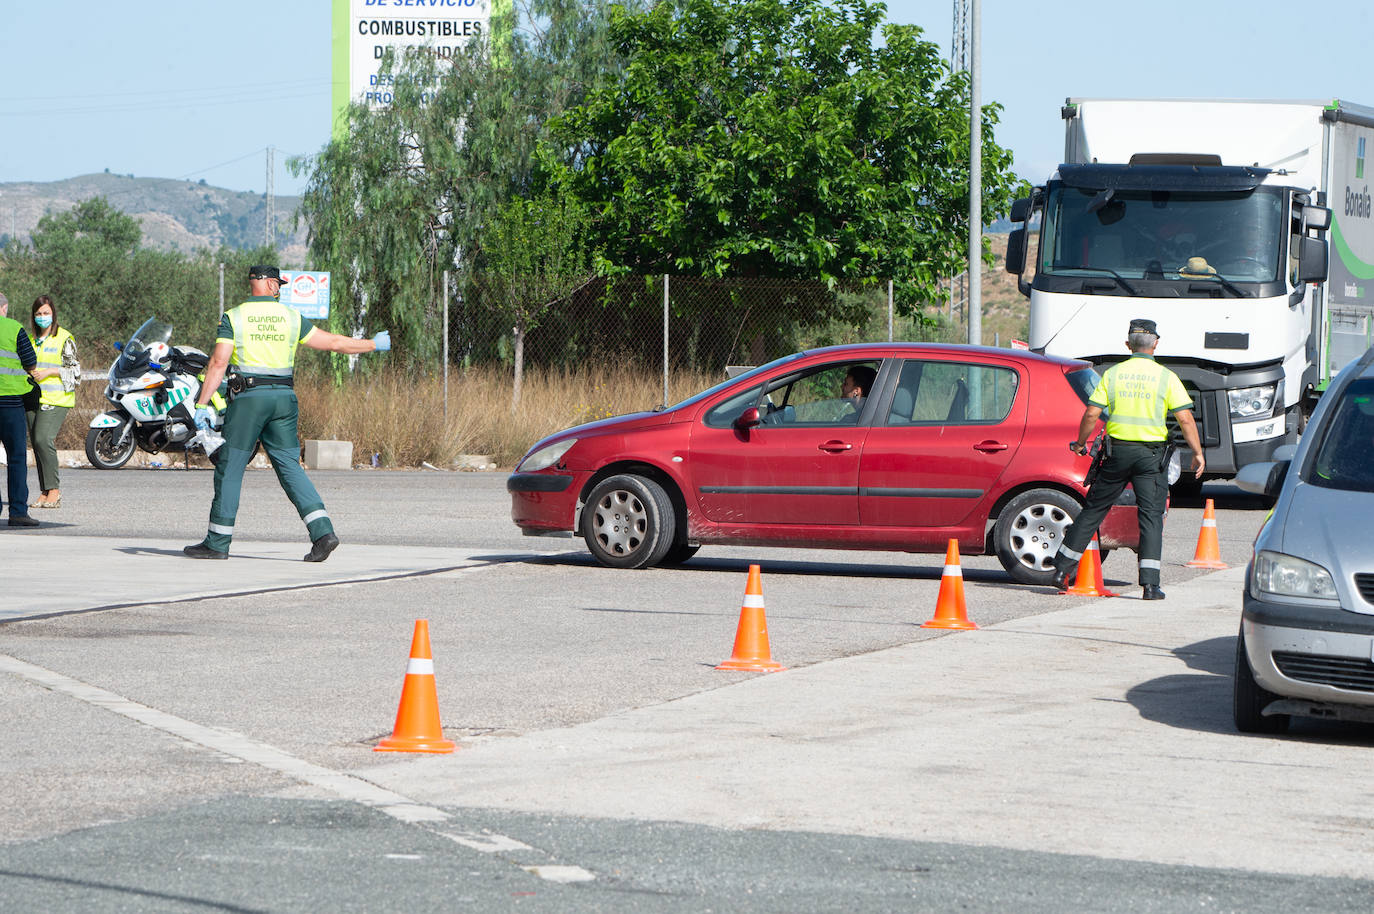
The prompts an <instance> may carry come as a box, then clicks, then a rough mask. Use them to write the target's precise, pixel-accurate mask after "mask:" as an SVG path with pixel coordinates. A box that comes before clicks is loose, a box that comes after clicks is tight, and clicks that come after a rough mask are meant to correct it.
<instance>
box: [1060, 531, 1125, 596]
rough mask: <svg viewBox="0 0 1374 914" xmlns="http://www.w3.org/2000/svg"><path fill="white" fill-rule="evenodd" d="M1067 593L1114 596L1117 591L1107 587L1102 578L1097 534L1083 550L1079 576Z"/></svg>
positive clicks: (1079, 564)
mask: <svg viewBox="0 0 1374 914" xmlns="http://www.w3.org/2000/svg"><path fill="white" fill-rule="evenodd" d="M1064 592H1065V593H1071V594H1073V595H1074V596H1076V597H1114V596H1116V593H1115V592H1113V591H1110V590H1108V589H1107V584H1106V582H1105V581H1103V580H1102V557H1101V555H1100V554H1099V553H1098V549H1097V534H1096V533H1094V534H1093V538H1092V540H1091V541H1090V542H1089V543H1088V548H1087V549H1085V550H1083V558H1082V559H1081V560H1080V561H1079V563H1078V576H1077V577H1076V578H1075V579H1074V582H1073V584H1072V585H1071V586H1070V587H1069V589H1068V590H1066V591H1064Z"/></svg>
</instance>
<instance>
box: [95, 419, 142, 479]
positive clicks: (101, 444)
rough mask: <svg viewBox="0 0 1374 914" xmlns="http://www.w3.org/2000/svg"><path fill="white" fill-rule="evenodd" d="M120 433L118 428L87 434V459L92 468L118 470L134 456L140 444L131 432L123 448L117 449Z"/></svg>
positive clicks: (99, 429) (102, 429) (97, 430)
mask: <svg viewBox="0 0 1374 914" xmlns="http://www.w3.org/2000/svg"><path fill="white" fill-rule="evenodd" d="M119 432H120V429H118V428H93V429H91V430H89V431H88V432H86V459H87V460H89V461H90V462H91V466H93V467H95V468H96V469H100V470H117V469H119V468H120V467H122V466H124V464H126V463H128V462H129V458H130V457H132V456H134V449H135V448H136V447H138V442H137V441H135V440H134V433H133V431H132V430H130V431H129V434H128V436H127V437H126V438H125V439H124V444H123V445H122V446H119V447H116V442H117V441H119Z"/></svg>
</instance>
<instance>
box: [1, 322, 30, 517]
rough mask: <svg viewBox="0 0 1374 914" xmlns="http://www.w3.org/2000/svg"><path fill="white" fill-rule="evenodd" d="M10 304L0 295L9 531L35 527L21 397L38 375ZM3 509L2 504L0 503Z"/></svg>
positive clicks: (2, 419) (2, 404) (22, 328)
mask: <svg viewBox="0 0 1374 914" xmlns="http://www.w3.org/2000/svg"><path fill="white" fill-rule="evenodd" d="M9 311H10V300H9V299H8V298H6V297H5V296H3V295H0V446H3V447H4V449H5V464H6V474H5V475H6V481H7V482H8V487H7V491H8V494H9V497H10V521H9V524H10V526H11V527H37V526H38V521H36V520H34V519H33V518H32V517H30V516H29V461H28V454H27V453H26V452H27V450H28V445H27V440H28V429H27V428H26V427H25V422H24V394H26V393H28V391H29V388H30V387H31V386H32V384H31V383H30V381H31V379H32V378H33V376H34V374H35V373H36V372H37V371H38V357H37V356H36V355H35V354H34V351H33V342H32V341H31V340H30V339H29V335H28V333H26V332H25V331H24V327H23V325H22V324H20V323H19V321H17V320H14V319H13V318H11V317H10V316H9ZM0 507H3V502H0Z"/></svg>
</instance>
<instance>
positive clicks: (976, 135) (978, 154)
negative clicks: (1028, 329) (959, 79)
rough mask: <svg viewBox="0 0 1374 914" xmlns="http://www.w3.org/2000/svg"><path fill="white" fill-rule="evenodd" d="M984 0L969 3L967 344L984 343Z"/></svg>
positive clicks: (972, 0)
mask: <svg viewBox="0 0 1374 914" xmlns="http://www.w3.org/2000/svg"><path fill="white" fill-rule="evenodd" d="M981 3H982V0H969V4H970V9H971V14H970V16H969V41H968V44H969V57H970V58H971V62H970V66H969V129H968V153H969V154H968V160H969V161H968V341H969V344H970V345H973V346H978V345H981V344H982V342H983V117H982V110H981V109H982V107H983V105H982V100H981V98H980V87H979V85H978V82H979V77H980V73H979V71H980V70H981V69H982V66H981V54H982V48H980V47H979V45H980V43H981V36H980V35H979V31H980V22H979V17H980V10H979V7H980V6H981Z"/></svg>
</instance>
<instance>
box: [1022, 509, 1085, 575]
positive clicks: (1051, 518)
mask: <svg viewBox="0 0 1374 914" xmlns="http://www.w3.org/2000/svg"><path fill="white" fill-rule="evenodd" d="M1072 523H1073V517H1072V516H1071V515H1070V514H1069V512H1067V511H1065V510H1064V509H1063V508H1061V507H1060V506H1059V505H1052V504H1034V505H1028V506H1027V507H1026V508H1024V509H1022V510H1021V511H1020V512H1018V513H1017V514H1016V515H1015V516H1014V517H1013V518H1012V521H1011V529H1010V537H1009V545H1010V546H1011V551H1012V554H1013V555H1015V556H1016V559H1017V561H1018V562H1019V563H1020V564H1022V565H1024V566H1025V567H1026V568H1029V569H1031V570H1032V571H1052V570H1053V569H1054V554H1055V553H1056V552H1058V551H1059V544H1060V543H1062V542H1063V541H1064V531H1065V530H1067V529H1068V528H1069V525H1070V524H1072Z"/></svg>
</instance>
